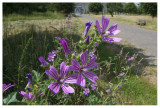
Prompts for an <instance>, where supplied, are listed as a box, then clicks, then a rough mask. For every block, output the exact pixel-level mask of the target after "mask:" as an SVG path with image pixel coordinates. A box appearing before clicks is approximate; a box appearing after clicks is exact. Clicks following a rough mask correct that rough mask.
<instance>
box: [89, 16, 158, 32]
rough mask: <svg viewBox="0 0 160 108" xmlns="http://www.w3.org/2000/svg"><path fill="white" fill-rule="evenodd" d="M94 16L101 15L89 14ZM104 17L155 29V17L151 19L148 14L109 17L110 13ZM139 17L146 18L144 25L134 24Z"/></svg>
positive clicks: (117, 21)
mask: <svg viewBox="0 0 160 108" xmlns="http://www.w3.org/2000/svg"><path fill="white" fill-rule="evenodd" d="M89 16H93V17H96V18H101V17H102V15H89ZM105 16H106V17H109V18H110V20H111V21H113V22H116V23H122V24H129V25H136V26H137V27H140V28H144V29H149V30H154V31H157V17H155V18H154V19H152V17H151V16H148V15H114V17H111V15H108V14H106V15H105ZM139 19H142V20H146V25H145V26H139V25H137V24H136V22H138V20H139Z"/></svg>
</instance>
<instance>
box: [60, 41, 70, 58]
mask: <svg viewBox="0 0 160 108" xmlns="http://www.w3.org/2000/svg"><path fill="white" fill-rule="evenodd" d="M60 42H61V45H62V47H63V50H64V52H65V54H66V55H68V54H69V48H68V44H67V42H66V40H65V39H61V40H60Z"/></svg>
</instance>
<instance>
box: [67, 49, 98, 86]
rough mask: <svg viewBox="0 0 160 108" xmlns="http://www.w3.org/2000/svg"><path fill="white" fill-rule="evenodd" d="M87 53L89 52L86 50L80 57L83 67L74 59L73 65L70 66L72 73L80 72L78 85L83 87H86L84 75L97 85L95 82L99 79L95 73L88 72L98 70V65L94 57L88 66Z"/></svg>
mask: <svg viewBox="0 0 160 108" xmlns="http://www.w3.org/2000/svg"><path fill="white" fill-rule="evenodd" d="M87 51H88V50H86V51H85V52H83V53H82V54H81V55H80V59H81V62H82V65H80V64H79V63H78V61H77V60H75V59H72V60H71V63H72V65H71V66H70V70H71V71H75V72H79V73H78V79H77V84H78V85H81V86H82V87H85V86H86V82H85V79H84V78H83V75H84V76H85V77H87V78H88V79H89V80H90V81H92V82H93V83H96V81H95V80H96V79H98V76H97V75H96V74H95V73H93V72H89V71H88V69H93V68H96V67H97V65H98V63H96V62H95V60H96V57H92V58H91V60H90V61H89V62H88V64H86V62H87V60H88V56H87ZM85 64H86V65H85Z"/></svg>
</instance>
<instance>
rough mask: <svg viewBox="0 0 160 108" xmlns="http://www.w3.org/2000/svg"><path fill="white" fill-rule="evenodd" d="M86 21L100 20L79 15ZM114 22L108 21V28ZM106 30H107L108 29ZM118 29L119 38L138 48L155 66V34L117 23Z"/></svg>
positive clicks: (154, 32)
mask: <svg viewBox="0 0 160 108" xmlns="http://www.w3.org/2000/svg"><path fill="white" fill-rule="evenodd" d="M80 16H81V17H82V18H84V19H85V20H87V21H91V22H93V23H94V24H95V21H96V20H99V21H100V24H101V19H100V18H99V19H97V18H94V17H90V16H83V15H80ZM115 23H116V22H112V21H110V23H109V26H108V28H109V27H110V26H111V25H112V24H115ZM108 28H107V29H108ZM118 29H120V30H121V32H120V33H119V34H118V36H119V37H121V38H123V40H124V42H125V41H127V43H131V44H132V45H135V46H136V48H140V49H142V50H143V54H144V55H145V59H146V60H148V61H149V63H150V64H151V65H157V32H156V31H152V30H147V29H143V28H139V27H137V26H134V25H127V24H121V23H118Z"/></svg>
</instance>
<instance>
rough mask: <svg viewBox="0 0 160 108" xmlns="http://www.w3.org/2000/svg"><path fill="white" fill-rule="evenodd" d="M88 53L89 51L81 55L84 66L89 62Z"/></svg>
mask: <svg viewBox="0 0 160 108" xmlns="http://www.w3.org/2000/svg"><path fill="white" fill-rule="evenodd" d="M87 51H88V50H86V51H85V52H83V53H82V54H81V55H80V59H81V62H82V65H84V64H86V62H87V60H88V56H87Z"/></svg>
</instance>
